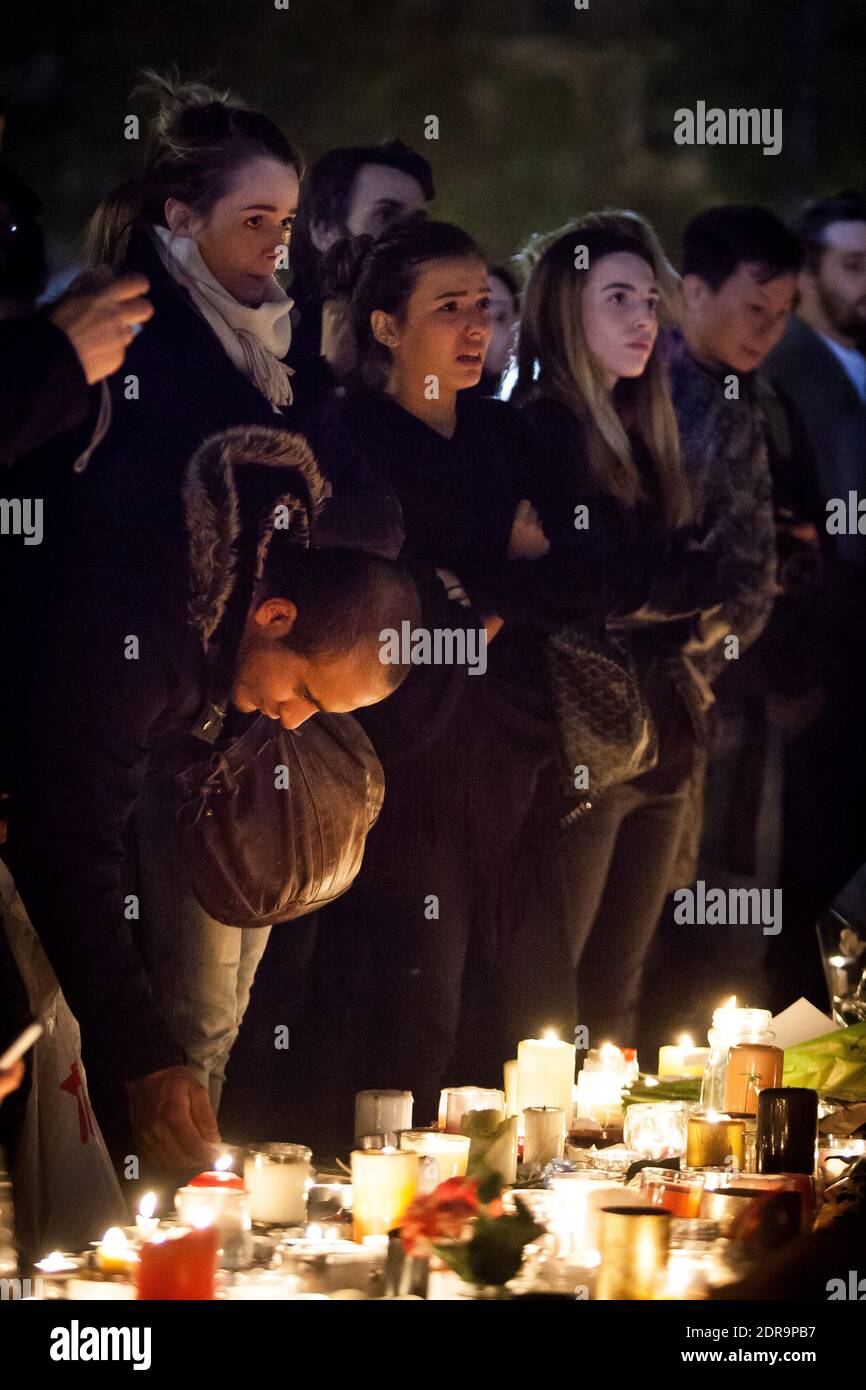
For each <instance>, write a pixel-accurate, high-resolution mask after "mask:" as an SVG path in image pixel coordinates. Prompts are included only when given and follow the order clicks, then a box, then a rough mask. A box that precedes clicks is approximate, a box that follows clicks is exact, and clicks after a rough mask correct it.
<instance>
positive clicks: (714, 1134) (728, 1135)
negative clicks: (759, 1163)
mask: <svg viewBox="0 0 866 1390" xmlns="http://www.w3.org/2000/svg"><path fill="white" fill-rule="evenodd" d="M745 1154H746V1122H745V1120H735V1119H732V1118H731V1116H730V1115H720V1114H718V1113H717V1112H716V1111H715V1110H708V1111H706V1113H703V1114H701V1113H698V1114H696V1115H690V1116H689V1128H688V1142H687V1145H686V1161H687V1163H688V1166H689V1167H690V1168H715V1167H726V1166H735V1167H737V1168H742V1167H743V1166H744V1162H745ZM730 1159H733V1165H729V1160H730Z"/></svg>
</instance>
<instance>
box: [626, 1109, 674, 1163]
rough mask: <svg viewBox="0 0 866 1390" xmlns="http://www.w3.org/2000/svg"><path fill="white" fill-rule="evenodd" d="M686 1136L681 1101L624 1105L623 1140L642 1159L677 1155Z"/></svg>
mask: <svg viewBox="0 0 866 1390" xmlns="http://www.w3.org/2000/svg"><path fill="white" fill-rule="evenodd" d="M687 1138H688V1109H687V1107H686V1104H685V1101H681V1100H673V1101H647V1102H643V1101H642V1102H641V1103H640V1104H633V1105H630V1106H628V1108H627V1110H626V1112H625V1125H624V1132H623V1141H624V1143H625V1146H626V1148H627V1149H636V1150H638V1152H640V1153H642V1154H643V1155H644V1156H645V1157H646V1158H681V1157H682V1155H683V1154H684V1153H685V1151H686V1141H687Z"/></svg>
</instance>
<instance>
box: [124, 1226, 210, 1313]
mask: <svg viewBox="0 0 866 1390" xmlns="http://www.w3.org/2000/svg"><path fill="white" fill-rule="evenodd" d="M218 1247H219V1237H218V1235H217V1232H216V1230H215V1228H214V1227H213V1226H205V1227H204V1229H203V1230H200V1231H188V1230H185V1229H184V1228H183V1227H180V1228H179V1229H178V1230H177V1231H170V1232H166V1233H161V1234H160V1235H159V1236H158V1237H157V1238H156V1239H155V1240H149V1241H145V1243H144V1244H143V1245H142V1246H141V1248H140V1250H139V1263H138V1275H137V1281H136V1282H137V1285H138V1297H139V1298H140V1299H190V1298H196V1299H209V1298H213V1296H214V1279H215V1277H216V1271H217V1249H218Z"/></svg>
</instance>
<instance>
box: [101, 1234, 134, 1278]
mask: <svg viewBox="0 0 866 1390" xmlns="http://www.w3.org/2000/svg"><path fill="white" fill-rule="evenodd" d="M135 1258H136V1256H135V1251H134V1250H132V1249H131V1247H130V1244H129V1241H128V1240H127V1239H126V1236H125V1234H124V1232H123V1231H122V1230H121V1229H120V1227H119V1226H110V1227H109V1228H108V1230H107V1231H106V1232H105V1235H104V1236H103V1237H102V1240H101V1241H100V1244H99V1248H98V1250H97V1252H96V1263H97V1265H98V1266H99V1268H100V1269H101V1270H102V1273H103V1274H127V1273H128V1272H129V1270H130V1268H131V1266H132V1265H133V1264H134V1263H135Z"/></svg>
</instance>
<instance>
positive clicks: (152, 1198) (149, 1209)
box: [138, 1192, 156, 1221]
mask: <svg viewBox="0 0 866 1390" xmlns="http://www.w3.org/2000/svg"><path fill="white" fill-rule="evenodd" d="M155 1211H156V1193H155V1192H145V1194H144V1196H143V1197H142V1199H141V1201H140V1202H139V1204H138V1214H139V1216H143V1217H144V1218H145V1220H148V1221H149V1220H150V1219H151V1218H152V1216H153V1213H154V1212H155Z"/></svg>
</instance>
